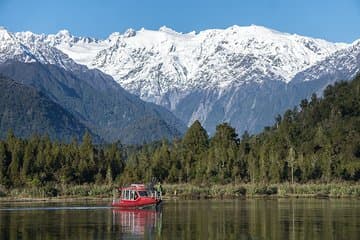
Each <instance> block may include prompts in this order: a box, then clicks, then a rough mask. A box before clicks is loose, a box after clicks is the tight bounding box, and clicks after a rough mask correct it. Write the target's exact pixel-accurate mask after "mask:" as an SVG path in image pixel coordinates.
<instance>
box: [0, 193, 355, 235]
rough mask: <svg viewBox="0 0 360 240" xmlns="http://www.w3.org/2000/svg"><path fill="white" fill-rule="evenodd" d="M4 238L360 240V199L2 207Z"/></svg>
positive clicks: (0, 223)
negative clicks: (146, 206)
mask: <svg viewBox="0 0 360 240" xmlns="http://www.w3.org/2000/svg"><path fill="white" fill-rule="evenodd" d="M0 239H77V240H80V239H247V240H250V239H251V240H254V239H327V240H331V239H346V240H351V239H360V201H359V200H357V199H243V200H172V201H166V202H165V203H164V204H163V206H162V209H160V210H158V211H156V210H127V211H126V210H117V209H112V208H110V207H108V203H107V202H83V203H11V204H10V203H0Z"/></svg>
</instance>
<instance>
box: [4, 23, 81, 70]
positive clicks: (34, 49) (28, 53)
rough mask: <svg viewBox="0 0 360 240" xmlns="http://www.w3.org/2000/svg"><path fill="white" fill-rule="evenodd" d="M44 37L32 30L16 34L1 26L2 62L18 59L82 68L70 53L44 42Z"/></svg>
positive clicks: (75, 68)
mask: <svg viewBox="0 0 360 240" xmlns="http://www.w3.org/2000/svg"><path fill="white" fill-rule="evenodd" d="M44 37H45V35H35V34H33V33H31V32H22V33H15V34H14V33H11V32H9V31H8V30H7V29H5V28H3V27H0V63H4V62H6V61H8V60H17V61H21V62H25V63H31V62H40V63H43V64H54V65H57V66H60V67H62V68H64V69H66V70H70V71H72V70H79V69H81V68H82V67H81V66H80V65H78V64H76V63H75V62H74V61H73V60H72V59H71V58H69V57H68V55H66V54H64V53H63V52H61V51H60V50H58V49H56V48H54V47H49V45H48V44H44V42H43V39H44Z"/></svg>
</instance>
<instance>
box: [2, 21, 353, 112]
mask: <svg viewBox="0 0 360 240" xmlns="http://www.w3.org/2000/svg"><path fill="white" fill-rule="evenodd" d="M347 46H349V45H348V44H344V43H331V42H327V41H324V40H321V39H314V38H309V37H304V36H299V35H296V34H288V33H281V32H278V31H275V30H272V29H268V28H265V27H261V26H255V25H251V26H245V27H240V26H232V27H229V28H227V29H209V30H205V31H201V32H199V33H195V32H190V33H178V32H176V31H174V30H173V29H170V28H168V27H165V26H163V27H161V28H160V29H159V30H157V31H156V30H146V29H140V30H139V31H135V30H133V29H128V30H127V31H125V33H123V34H122V33H118V32H115V33H112V34H111V35H110V36H109V37H108V38H106V39H102V40H98V39H94V38H88V37H75V36H73V35H71V33H70V32H69V31H67V30H61V31H59V32H58V33H57V34H51V35H44V34H40V35H39V34H34V33H31V32H19V33H15V34H12V33H9V32H8V31H7V30H6V29H3V28H1V29H0V51H1V52H0V61H4V59H7V58H11V57H12V56H14V55H24V56H26V57H23V60H24V61H40V62H43V63H51V64H58V65H59V66H61V67H64V68H67V69H71V68H73V67H74V63H73V61H72V60H74V61H75V62H76V63H79V64H83V65H86V66H87V67H89V68H98V69H100V70H102V71H104V72H105V73H107V74H110V75H111V76H113V77H114V79H115V80H116V81H117V82H118V83H119V84H120V85H121V86H123V87H124V88H125V89H127V90H129V91H130V92H132V93H135V94H137V95H139V96H140V97H141V98H142V99H144V100H147V101H152V102H155V103H160V102H161V101H162V99H163V97H164V96H165V95H166V94H169V93H173V92H176V98H178V97H179V96H185V95H186V92H190V91H192V90H194V89H218V90H219V91H220V92H221V91H223V90H226V89H229V88H231V87H232V86H240V85H242V84H244V83H249V82H257V83H261V82H263V81H271V80H278V81H284V82H289V81H291V79H292V78H293V77H294V76H295V74H296V73H298V72H300V71H302V70H304V69H307V68H309V67H311V66H313V65H314V64H315V63H317V62H318V61H321V60H323V59H325V58H326V57H327V56H329V55H331V54H332V53H334V52H335V51H337V50H340V49H343V48H345V47H347ZM57 49H58V50H57ZM59 50H60V51H59ZM174 101H175V102H174ZM176 101H177V100H174V99H170V102H171V105H173V104H176Z"/></svg>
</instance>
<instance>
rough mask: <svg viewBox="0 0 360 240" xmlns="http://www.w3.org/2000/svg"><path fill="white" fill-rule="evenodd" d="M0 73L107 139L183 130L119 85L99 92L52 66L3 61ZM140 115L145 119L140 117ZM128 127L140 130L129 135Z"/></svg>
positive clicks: (170, 135) (133, 138)
mask: <svg viewBox="0 0 360 240" xmlns="http://www.w3.org/2000/svg"><path fill="white" fill-rule="evenodd" d="M0 73H2V74H4V75H5V76H9V77H11V78H13V79H15V80H16V81H18V82H21V83H23V84H25V85H28V86H33V87H35V88H37V89H39V90H41V91H42V92H44V93H46V94H47V96H48V97H49V98H50V99H52V100H53V101H55V102H57V103H58V104H60V105H61V106H63V107H64V108H65V109H67V110H68V111H70V112H71V113H72V114H73V115H74V116H75V117H77V118H78V119H80V120H81V121H82V122H83V123H84V124H85V125H86V126H88V127H89V128H90V129H92V130H93V131H94V132H96V133H97V134H98V135H100V136H102V137H103V138H104V139H105V140H107V141H115V140H121V141H122V142H124V143H142V142H144V141H145V142H148V141H153V140H158V139H161V138H173V137H175V136H180V135H181V133H182V132H181V131H183V130H184V129H185V127H184V125H182V123H181V122H180V121H179V120H177V119H176V118H175V117H174V116H173V115H172V114H171V113H170V112H168V111H167V110H165V109H162V108H161V107H159V106H155V105H153V104H151V103H144V102H143V101H141V100H140V99H138V98H136V97H135V96H133V95H131V94H129V93H127V92H126V91H125V90H123V89H121V88H120V87H119V86H116V88H114V89H112V90H111V89H107V90H106V91H101V90H100V89H96V88H94V87H93V86H91V85H89V84H88V83H87V81H84V80H83V79H81V78H79V77H78V76H76V74H74V73H72V72H68V71H66V70H64V69H62V68H60V67H57V66H55V65H43V64H40V63H36V62H35V63H21V62H6V63H4V64H1V65H0ZM144 118H145V119H147V121H141V120H140V119H144ZM157 124H158V125H157ZM132 128H141V129H142V131H141V133H138V134H135V135H133V134H132V132H131V131H132ZM155 129H156V131H155Z"/></svg>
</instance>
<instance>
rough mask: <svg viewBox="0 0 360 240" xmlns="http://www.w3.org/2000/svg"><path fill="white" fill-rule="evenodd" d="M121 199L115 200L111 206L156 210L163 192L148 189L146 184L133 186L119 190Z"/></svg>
mask: <svg viewBox="0 0 360 240" xmlns="http://www.w3.org/2000/svg"><path fill="white" fill-rule="evenodd" d="M118 190H119V192H121V195H120V198H119V199H114V200H113V202H112V204H111V206H113V207H118V208H155V207H157V206H158V205H159V204H160V203H161V192H159V191H156V190H154V189H148V188H147V187H146V186H145V185H144V184H131V185H130V186H129V187H125V188H119V189H118Z"/></svg>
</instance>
